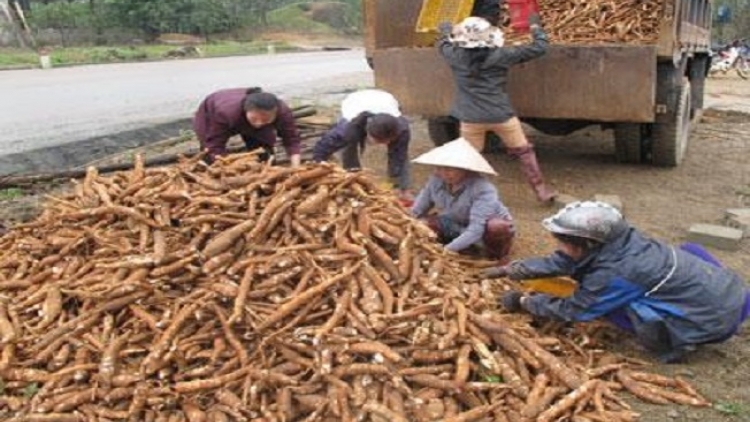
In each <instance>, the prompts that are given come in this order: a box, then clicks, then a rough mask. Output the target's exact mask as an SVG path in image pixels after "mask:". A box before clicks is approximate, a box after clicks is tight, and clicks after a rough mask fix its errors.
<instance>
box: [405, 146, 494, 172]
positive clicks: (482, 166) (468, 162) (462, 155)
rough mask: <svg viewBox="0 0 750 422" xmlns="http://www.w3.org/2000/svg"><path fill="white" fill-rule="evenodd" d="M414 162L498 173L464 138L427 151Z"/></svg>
mask: <svg viewBox="0 0 750 422" xmlns="http://www.w3.org/2000/svg"><path fill="white" fill-rule="evenodd" d="M412 162H413V163H417V164H427V165H431V166H443V167H454V168H459V169H464V170H471V171H476V172H479V173H486V174H492V175H496V174H497V173H495V170H494V169H493V168H492V166H491V165H490V163H488V162H487V160H485V159H484V157H482V154H480V153H479V151H477V150H476V148H474V146H473V145H471V144H470V143H469V141H467V140H466V139H464V138H458V139H456V140H455V141H451V142H448V143H447V144H443V145H442V146H439V147H437V148H434V149H432V150H430V151H427V152H425V153H424V154H422V155H420V156H419V157H417V158H415V159H413V160H412Z"/></svg>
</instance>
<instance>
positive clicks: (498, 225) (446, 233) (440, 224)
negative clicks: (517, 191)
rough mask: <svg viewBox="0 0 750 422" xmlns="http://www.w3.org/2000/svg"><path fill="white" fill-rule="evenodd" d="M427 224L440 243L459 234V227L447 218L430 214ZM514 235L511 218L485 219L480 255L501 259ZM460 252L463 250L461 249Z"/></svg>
mask: <svg viewBox="0 0 750 422" xmlns="http://www.w3.org/2000/svg"><path fill="white" fill-rule="evenodd" d="M427 225H428V226H429V227H430V228H431V229H432V230H433V231H434V232H435V233H437V235H438V239H439V241H440V243H443V244H447V243H450V242H451V241H452V240H453V239H455V238H456V237H458V236H460V235H461V231H460V229H457V227H456V225H455V224H454V223H453V222H452V221H450V220H449V219H447V218H444V217H439V216H436V215H435V216H431V217H428V218H427ZM515 235H516V229H515V226H514V225H513V220H510V219H507V218H502V217H492V218H490V219H489V220H487V223H486V224H485V229H484V235H483V236H482V243H483V244H484V245H483V247H481V248H480V249H481V250H482V252H483V253H482V255H485V256H487V257H488V258H492V259H496V260H498V261H502V260H504V259H505V258H507V257H508V255H509V254H510V248H511V246H512V245H513V238H514V237H515ZM461 252H462V253H463V252H464V251H461Z"/></svg>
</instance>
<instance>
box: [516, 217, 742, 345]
mask: <svg viewBox="0 0 750 422" xmlns="http://www.w3.org/2000/svg"><path fill="white" fill-rule="evenodd" d="M512 267H514V270H513V271H512V272H513V273H515V274H516V275H518V274H521V275H522V278H534V277H543V276H551V275H570V276H571V277H572V278H573V279H575V280H576V281H577V282H578V290H577V291H576V292H575V293H574V294H573V296H571V297H570V298H566V299H560V298H555V297H552V296H548V295H544V294H538V295H534V296H531V297H530V298H529V299H528V300H526V301H525V302H524V308H525V309H526V310H527V311H529V312H530V313H532V314H534V315H539V316H543V317H550V318H555V319H561V320H565V321H589V320H592V319H595V318H598V317H602V316H607V314H608V313H610V312H613V311H622V310H624V311H625V313H626V314H627V316H628V317H629V319H630V321H631V322H632V324H633V328H634V330H635V333H636V335H637V336H638V338H639V340H640V341H641V342H642V343H643V344H644V345H645V346H646V347H648V348H650V349H652V350H653V351H654V352H657V353H670V352H672V351H675V350H686V347H687V348H689V347H691V346H692V345H695V344H701V343H710V342H718V341H723V340H726V339H727V338H729V337H730V336H732V335H733V334H735V332H736V331H737V329H738V328H739V324H740V323H741V320H742V317H743V310H744V308H745V306H746V305H745V304H746V301H747V298H748V292H747V288H746V287H745V283H744V281H743V280H742V279H741V278H740V276H739V275H738V274H736V273H734V272H732V271H730V270H728V269H725V268H720V267H717V266H715V265H712V264H710V263H707V262H705V261H703V260H701V259H700V258H698V257H696V256H694V255H691V254H689V253H687V252H685V251H682V250H681V249H678V248H675V247H672V246H669V245H666V244H664V243H661V242H658V241H656V240H653V239H649V238H646V237H645V236H643V235H641V234H640V233H639V232H638V231H637V230H635V229H634V228H632V227H630V226H628V225H624V226H623V229H622V231H621V233H620V234H619V235H617V236H616V237H615V238H614V239H613V240H612V241H610V242H609V243H606V244H605V245H603V246H602V247H601V249H600V250H598V252H595V253H593V254H591V255H590V256H588V257H586V258H584V259H583V260H582V261H579V262H574V261H573V260H571V259H570V258H567V257H566V256H565V255H563V254H561V253H555V254H552V255H550V256H548V257H546V258H538V259H529V260H524V261H520V262H517V263H514V264H512ZM516 278H518V277H516Z"/></svg>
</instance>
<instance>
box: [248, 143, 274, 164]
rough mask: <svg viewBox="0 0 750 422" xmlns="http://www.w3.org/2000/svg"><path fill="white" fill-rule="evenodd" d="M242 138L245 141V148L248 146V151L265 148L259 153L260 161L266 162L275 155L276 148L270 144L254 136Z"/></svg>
mask: <svg viewBox="0 0 750 422" xmlns="http://www.w3.org/2000/svg"><path fill="white" fill-rule="evenodd" d="M242 140H243V141H244V142H245V148H247V151H248V152H252V151H255V150H257V149H262V150H263V151H262V152H261V153H260V154H258V161H261V162H264V163H265V162H266V161H268V160H270V159H271V158H272V157H273V156H274V150H273V147H272V146H269V145H268V144H265V143H263V142H260V141H258V140H257V139H253V138H245V137H242Z"/></svg>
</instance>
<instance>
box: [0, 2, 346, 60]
mask: <svg viewBox="0 0 750 422" xmlns="http://www.w3.org/2000/svg"><path fill="white" fill-rule="evenodd" d="M8 4H9V5H10V6H11V7H9V9H8V10H10V11H12V10H15V8H16V6H14V4H15V5H17V8H18V9H20V10H23V15H22V16H21V15H19V14H13V13H10V14H9V15H7V14H3V13H2V11H1V10H0V69H9V68H22V67H39V66H40V65H41V64H40V56H41V55H49V57H50V62H51V65H52V66H53V67H54V66H69V65H77V64H91V63H112V62H131V61H149V60H162V59H169V58H186V57H187V58H195V57H219V56H232V55H249V54H261V53H266V52H269V51H273V52H281V51H293V50H296V49H298V47H295V46H294V45H292V44H290V43H287V42H285V41H283V40H279V41H274V40H273V38H271V37H269V36H267V34H270V33H279V32H283V33H300V34H312V35H316V34H317V35H339V36H341V35H343V36H355V37H356V36H358V35H359V33H360V32H361V23H360V21H361V1H360V0H345V1H299V0H221V1H220V0H160V1H158V2H144V1H139V0H87V1H68V0H9V2H8Z"/></svg>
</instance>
